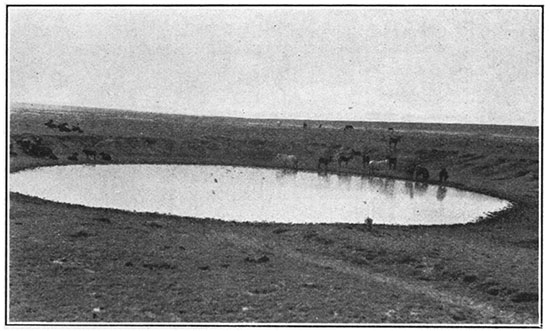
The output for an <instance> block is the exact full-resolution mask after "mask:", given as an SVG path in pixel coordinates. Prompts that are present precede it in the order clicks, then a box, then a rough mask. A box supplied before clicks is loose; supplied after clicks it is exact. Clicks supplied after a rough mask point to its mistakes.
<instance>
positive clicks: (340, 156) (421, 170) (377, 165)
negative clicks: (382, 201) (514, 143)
mask: <svg viewBox="0 0 550 331" xmlns="http://www.w3.org/2000/svg"><path fill="white" fill-rule="evenodd" d="M355 157H361V162H362V168H363V169H366V170H367V171H368V173H369V174H371V175H373V174H375V173H377V172H379V171H383V170H396V169H397V157H395V156H387V157H386V158H385V159H382V160H371V159H370V155H369V154H368V152H360V151H356V150H354V149H352V148H341V149H340V150H338V151H337V152H336V153H334V154H329V153H324V154H322V155H321V156H319V158H318V159H317V170H325V171H327V170H328V167H329V164H331V163H332V162H336V164H337V167H338V169H340V168H341V167H342V166H346V167H347V166H348V163H349V162H350V161H352V160H353V159H354V158H355ZM298 159H299V158H298V156H296V155H292V154H277V155H276V156H275V160H276V161H277V162H278V163H279V164H280V165H282V166H283V167H288V168H293V169H297V168H298ZM405 173H406V174H408V176H409V177H410V178H413V179H415V180H424V181H427V180H429V179H430V172H429V170H428V169H427V168H425V167H423V166H421V165H418V164H411V165H409V166H407V167H406V168H405ZM448 179H449V173H448V171H447V169H446V168H441V169H440V171H439V181H440V182H446V181H447V180H448Z"/></svg>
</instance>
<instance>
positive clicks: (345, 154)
mask: <svg viewBox="0 0 550 331" xmlns="http://www.w3.org/2000/svg"><path fill="white" fill-rule="evenodd" d="M359 155H361V152H358V151H356V150H354V149H351V150H342V151H339V152H338V153H336V161H338V167H341V166H342V163H345V164H346V167H347V166H348V162H349V161H351V160H352V159H353V157H354V156H359Z"/></svg>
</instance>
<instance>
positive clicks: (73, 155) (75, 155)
mask: <svg viewBox="0 0 550 331" xmlns="http://www.w3.org/2000/svg"><path fill="white" fill-rule="evenodd" d="M67 159H68V160H70V161H78V153H76V152H74V153H73V154H72V155H70V156H69V157H67Z"/></svg>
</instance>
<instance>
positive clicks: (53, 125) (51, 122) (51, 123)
mask: <svg viewBox="0 0 550 331" xmlns="http://www.w3.org/2000/svg"><path fill="white" fill-rule="evenodd" d="M44 125H45V126H47V127H48V128H50V129H57V124H54V122H53V120H52V119H50V120H49V121H47V122H46V123H44Z"/></svg>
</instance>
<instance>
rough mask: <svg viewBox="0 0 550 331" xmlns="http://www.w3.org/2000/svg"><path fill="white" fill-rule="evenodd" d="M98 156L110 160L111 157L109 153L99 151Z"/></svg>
mask: <svg viewBox="0 0 550 331" xmlns="http://www.w3.org/2000/svg"><path fill="white" fill-rule="evenodd" d="M99 156H101V159H102V160H104V161H111V160H112V159H113V158H112V157H111V155H109V154H107V153H104V152H100V153H99Z"/></svg>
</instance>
